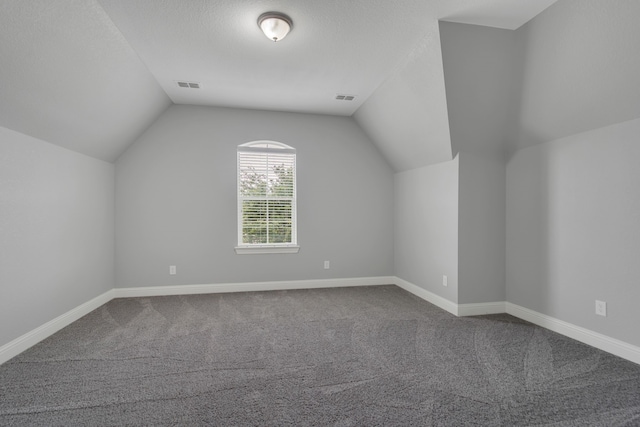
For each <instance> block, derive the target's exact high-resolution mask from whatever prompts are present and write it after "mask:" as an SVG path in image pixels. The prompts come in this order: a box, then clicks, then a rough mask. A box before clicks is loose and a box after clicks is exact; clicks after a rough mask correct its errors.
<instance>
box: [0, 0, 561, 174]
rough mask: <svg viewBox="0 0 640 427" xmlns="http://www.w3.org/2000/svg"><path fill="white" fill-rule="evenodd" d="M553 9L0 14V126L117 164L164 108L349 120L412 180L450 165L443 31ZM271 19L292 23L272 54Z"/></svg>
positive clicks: (29, 9)
mask: <svg viewBox="0 0 640 427" xmlns="http://www.w3.org/2000/svg"><path fill="white" fill-rule="evenodd" d="M554 2H555V0H518V1H514V0H403V1H402V2H390V1H388V0H351V1H338V0H325V1H313V0H273V1H265V0H233V1H230V0H189V1H185V0H29V1H24V0H4V1H2V2H0V126H3V127H6V128H10V129H13V130H15V131H18V132H21V133H24V134H27V135H31V136H34V137H37V138H40V139H43V140H45V141H48V142H50V143H53V144H57V145H60V146H62V147H66V148H69V149H71V150H75V151H78V152H80V153H84V154H87V155H90V156H93V157H96V158H99V159H103V160H106V161H114V160H115V159H117V157H118V156H119V155H120V154H121V153H122V152H123V151H124V150H126V148H127V147H129V146H130V145H131V144H132V143H133V141H135V140H136V139H137V138H138V136H139V135H140V134H141V133H142V132H144V130H145V129H146V128H147V127H148V126H149V125H150V124H151V123H152V122H153V121H154V120H155V119H156V118H157V117H158V116H159V115H160V114H162V112H163V111H164V110H165V109H166V108H167V107H168V106H170V105H171V104H172V103H174V104H194V105H211V106H225V107H236V108H249V109H263V110H277V111H295V112H303V113H318V114H332V115H343V116H351V115H353V116H354V117H355V119H356V121H357V122H358V123H359V124H360V125H361V127H363V129H364V130H365V131H366V132H367V133H368V134H369V136H370V137H371V139H372V140H373V141H374V142H375V143H376V144H377V145H378V146H379V148H380V149H381V151H382V152H383V154H384V155H385V156H386V157H387V159H388V160H389V162H390V163H391V164H392V165H393V166H394V168H395V169H396V170H404V169H409V168H412V167H415V166H420V165H421V164H424V163H434V162H436V161H442V160H446V159H448V158H451V155H452V148H451V138H450V134H449V120H448V116H447V100H446V94H445V84H444V83H445V82H444V75H443V64H442V53H441V50H440V49H441V44H440V39H439V34H440V33H439V27H438V22H439V20H446V21H451V22H461V23H472V24H478V25H485V26H491V27H497V28H505V29H516V28H518V27H519V26H521V25H522V24H524V23H525V22H527V21H528V20H530V19H531V18H532V17H534V16H535V15H537V14H538V13H540V12H541V11H542V10H544V9H545V8H547V7H548V6H549V5H551V4H552V3H554ZM269 10H277V11H282V12H285V13H287V14H288V15H289V16H290V17H291V18H292V19H293V21H294V27H293V30H292V32H291V34H290V35H289V36H288V37H287V38H286V39H285V40H283V41H281V42H278V43H273V42H270V41H269V40H267V39H266V38H265V37H264V35H263V34H262V33H261V32H260V29H259V28H258V26H257V24H256V19H257V17H258V16H259V15H260V14H261V13H263V12H266V11H269ZM179 81H186V82H197V83H199V85H200V88H199V89H193V88H181V87H179V86H178V84H177V82H179ZM337 94H348V95H355V99H354V100H353V101H338V100H336V95H337Z"/></svg>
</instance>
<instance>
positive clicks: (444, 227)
mask: <svg viewBox="0 0 640 427" xmlns="http://www.w3.org/2000/svg"><path fill="white" fill-rule="evenodd" d="M458 170H459V159H458V158H457V157H456V158H455V159H453V160H451V161H448V162H443V163H438V164H435V165H430V166H425V167H422V168H418V169H412V170H410V171H406V172H400V173H397V174H396V175H395V199H394V209H395V219H394V232H395V234H394V239H395V275H396V276H398V277H399V278H401V279H404V280H406V281H408V282H411V283H413V284H414V285H417V286H420V287H422V288H424V289H426V290H428V291H429V292H432V293H434V294H436V295H439V296H441V297H443V298H446V299H448V300H449V301H451V302H454V303H457V302H458ZM442 275H447V278H448V286H447V287H444V286H443V285H442Z"/></svg>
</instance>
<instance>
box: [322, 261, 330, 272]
mask: <svg viewBox="0 0 640 427" xmlns="http://www.w3.org/2000/svg"><path fill="white" fill-rule="evenodd" d="M330 268H331V263H330V262H329V261H325V262H324V269H325V270H328V269H330Z"/></svg>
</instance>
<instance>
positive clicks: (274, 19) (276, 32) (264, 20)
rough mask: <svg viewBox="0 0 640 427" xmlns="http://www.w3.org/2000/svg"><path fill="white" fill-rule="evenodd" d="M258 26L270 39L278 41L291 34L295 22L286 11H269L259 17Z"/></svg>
mask: <svg viewBox="0 0 640 427" xmlns="http://www.w3.org/2000/svg"><path fill="white" fill-rule="evenodd" d="M258 26H259V27H260V29H261V30H262V32H263V33H264V35H265V36H267V38H268V39H269V40H273V41H274V42H278V41H280V40H282V39H283V38H285V37H286V36H287V34H289V31H291V28H292V27H293V22H292V21H291V18H289V17H288V16H287V15H285V14H284V13H279V12H267V13H263V14H262V15H260V17H258Z"/></svg>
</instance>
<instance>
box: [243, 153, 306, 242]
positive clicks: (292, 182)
mask: <svg viewBox="0 0 640 427" xmlns="http://www.w3.org/2000/svg"><path fill="white" fill-rule="evenodd" d="M296 242H297V238H296V152H295V149H293V148H292V147H289V146H287V145H284V144H281V143H278V142H272V141H259V142H253V143H249V144H244V145H241V146H239V147H238V246H240V247H248V246H249V247H252V246H253V247H261V246H286V245H296Z"/></svg>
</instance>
